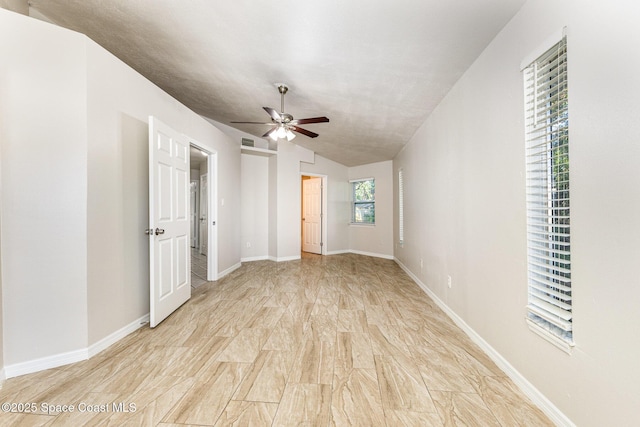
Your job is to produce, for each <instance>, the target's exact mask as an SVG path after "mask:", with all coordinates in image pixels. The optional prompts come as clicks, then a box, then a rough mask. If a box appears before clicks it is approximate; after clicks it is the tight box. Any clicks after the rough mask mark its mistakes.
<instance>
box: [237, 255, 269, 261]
mask: <svg viewBox="0 0 640 427" xmlns="http://www.w3.org/2000/svg"><path fill="white" fill-rule="evenodd" d="M264 260H269V257H268V256H267V255H263V256H250V257H247V258H240V262H253V261H264Z"/></svg>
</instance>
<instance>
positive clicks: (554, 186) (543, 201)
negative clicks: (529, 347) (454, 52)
mask: <svg viewBox="0 0 640 427" xmlns="http://www.w3.org/2000/svg"><path fill="white" fill-rule="evenodd" d="M524 83H525V98H526V99H525V102H526V106H525V121H526V181H527V188H526V191H527V247H528V285H529V296H528V305H527V321H528V323H529V325H530V327H531V329H532V330H534V331H535V332H537V333H539V334H540V335H542V336H543V337H545V338H547V339H549V340H550V341H551V342H554V343H555V344H556V345H558V346H560V347H562V348H565V349H566V350H568V349H569V348H570V346H572V345H573V332H572V331H573V316H572V309H571V305H572V303H571V301H572V292H571V239H570V233H569V232H570V216H569V201H570V199H569V100H568V84H567V43H566V38H565V37H563V38H562V40H561V41H560V42H559V43H557V44H556V45H555V46H553V47H552V48H551V49H549V50H547V51H546V52H545V53H544V54H543V55H542V56H540V57H539V58H538V59H537V60H535V61H534V62H533V63H531V64H530V65H529V66H527V67H526V68H525V69H524Z"/></svg>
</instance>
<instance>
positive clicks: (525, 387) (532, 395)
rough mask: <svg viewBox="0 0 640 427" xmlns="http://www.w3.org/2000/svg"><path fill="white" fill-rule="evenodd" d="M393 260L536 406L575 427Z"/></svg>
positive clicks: (438, 299) (400, 263)
mask: <svg viewBox="0 0 640 427" xmlns="http://www.w3.org/2000/svg"><path fill="white" fill-rule="evenodd" d="M393 260H394V261H395V262H396V263H397V264H398V265H399V266H400V268H402V269H403V270H404V272H405V273H407V274H408V275H409V277H411V278H412V279H413V281H414V282H416V284H417V285H418V286H420V288H421V289H422V290H423V291H424V292H425V293H426V294H427V295H429V297H431V299H432V300H433V301H434V302H435V303H436V304H437V305H438V307H440V308H441V309H442V311H444V312H445V313H446V314H447V316H449V317H450V318H451V320H453V322H454V323H455V324H456V325H458V326H459V327H460V329H462V330H463V331H464V332H465V333H466V334H467V335H468V336H469V338H471V340H472V341H473V342H475V343H476V344H477V345H478V346H479V347H480V348H481V349H482V351H484V352H485V353H486V354H487V356H489V358H490V359H491V360H493V361H494V362H495V364H496V365H498V367H499V368H500V369H502V370H503V371H504V373H505V374H507V376H508V377H509V378H511V380H512V381H513V382H514V383H515V384H516V385H517V386H518V387H519V388H520V390H522V392H523V393H524V394H526V395H527V396H528V397H529V399H531V400H532V401H533V403H534V404H535V405H537V406H538V408H540V410H541V411H542V412H544V413H545V414H546V415H547V416H548V417H549V418H550V419H551V420H552V421H553V422H554V423H555V424H556V425H557V426H566V427H575V424H574V423H573V422H572V421H571V420H570V419H569V418H568V417H567V416H566V415H565V414H563V413H562V411H560V410H559V409H558V408H557V407H556V406H555V405H554V404H553V403H552V402H551V401H550V400H549V399H547V397H546V396H545V395H544V394H542V393H541V392H540V390H538V389H537V388H536V387H535V386H534V385H533V384H531V383H530V382H529V381H528V380H527V379H526V378H525V377H524V376H523V375H522V374H521V373H520V372H518V371H517V370H516V369H515V368H514V367H513V366H512V365H511V364H510V363H509V362H508V361H507V360H506V359H505V358H504V357H502V355H501V354H500V353H498V352H497V351H496V350H495V349H494V348H493V347H491V345H489V343H488V342H486V341H485V340H484V339H483V338H482V337H481V336H480V335H479V334H478V333H477V332H476V331H474V330H473V329H472V328H471V327H470V326H469V325H468V324H467V323H466V322H465V321H464V320H463V319H462V318H461V317H460V316H458V315H457V314H456V313H455V312H454V311H453V310H451V308H449V306H448V305H446V304H445V303H444V302H443V301H442V300H441V299H440V298H438V296H437V295H436V294H435V293H434V292H433V291H432V290H431V289H429V288H428V287H427V285H425V284H424V283H422V281H421V280H420V279H418V277H417V276H416V275H415V274H413V273H412V272H411V270H409V269H408V268H407V267H406V266H405V265H404V264H403V263H402V262H400V260H399V259H397V258H395V257H394V258H393Z"/></svg>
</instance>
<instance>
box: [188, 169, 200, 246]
mask: <svg viewBox="0 0 640 427" xmlns="http://www.w3.org/2000/svg"><path fill="white" fill-rule="evenodd" d="M199 187H200V182H198V181H191V187H190V194H191V207H190V208H189V213H190V214H191V215H190V219H191V220H190V225H191V233H190V235H191V247H192V248H197V247H198V221H199V220H198V218H199V216H200V215H199V214H200V210H199V209H198V198H199V197H200V195H199V194H198V193H199V190H198V188H199Z"/></svg>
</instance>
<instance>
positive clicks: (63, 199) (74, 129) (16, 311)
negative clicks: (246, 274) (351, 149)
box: [0, 10, 240, 366]
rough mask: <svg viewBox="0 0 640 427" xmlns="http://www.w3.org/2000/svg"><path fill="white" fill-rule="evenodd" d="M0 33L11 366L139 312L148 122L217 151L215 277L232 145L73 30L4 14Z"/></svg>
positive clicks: (143, 291)
mask: <svg viewBox="0 0 640 427" xmlns="http://www.w3.org/2000/svg"><path fill="white" fill-rule="evenodd" d="M0 29H1V31H2V37H0V55H1V56H2V58H3V66H2V67H0V95H1V97H0V113H1V117H2V120H1V121H0V132H1V135H2V140H1V142H2V146H1V151H0V152H1V154H2V156H1V159H2V172H1V173H2V182H3V188H2V205H1V206H2V219H3V222H2V230H1V234H2V251H1V254H2V267H3V268H2V286H3V315H4V324H3V326H4V350H5V353H4V356H5V358H4V362H5V366H7V365H14V366H15V365H19V364H21V363H31V362H33V361H35V360H37V359H40V358H51V357H52V356H59V355H62V354H68V353H73V354H81V353H82V352H83V351H84V352H85V354H86V351H87V348H88V347H91V346H92V345H95V344H96V343H98V342H100V341H101V340H103V339H104V338H106V337H108V336H110V335H111V334H113V333H114V332H116V331H118V330H120V329H121V328H123V327H126V326H128V325H130V324H131V323H132V322H135V321H136V320H137V319H139V318H140V317H141V316H144V315H145V314H146V313H147V312H148V301H149V289H148V286H149V282H148V269H149V266H148V237H146V236H145V235H144V232H143V231H144V229H145V228H146V227H147V226H148V205H147V204H148V170H147V168H148V158H147V155H148V151H147V150H148V148H147V147H148V130H147V122H148V116H149V115H154V116H156V117H158V118H159V119H160V120H161V121H163V122H165V123H166V124H168V125H169V126H171V127H173V128H174V129H176V130H178V131H180V132H182V133H184V134H186V135H187V136H189V137H190V138H192V140H194V141H197V142H198V143H199V144H201V145H203V146H204V147H205V148H206V149H208V150H210V151H214V152H217V153H218V173H219V179H218V183H217V190H218V191H217V194H218V208H217V209H218V213H217V223H218V242H219V251H218V271H224V270H226V269H229V268H232V267H233V266H235V265H237V264H238V263H239V261H240V245H239V239H240V232H239V231H240V221H239V218H238V217H239V207H240V198H239V179H240V147H239V144H237V145H236V144H234V143H233V142H232V141H231V140H230V139H229V138H228V137H227V136H226V135H225V134H224V133H222V132H221V131H220V130H218V129H216V128H215V127H213V126H212V125H211V124H210V123H208V122H207V121H205V120H204V119H203V118H201V117H200V116H198V115H197V114H195V113H193V112H191V111H190V110H188V109H187V108H186V107H184V106H183V105H181V104H180V103H178V102H177V101H176V100H174V99H173V98H171V97H170V96H168V95H167V94H165V93H164V92H162V91H161V90H160V89H158V88H157V87H156V86H155V85H153V84H151V83H150V82H149V81H147V80H146V79H144V78H143V77H142V76H140V75H139V74H137V73H136V72H135V71H133V70H132V69H130V68H129V67H128V66H126V65H125V64H123V63H122V62H120V61H119V60H118V59H116V58H115V57H113V56H112V55H111V54H109V53H108V52H106V51H105V50H104V49H102V48H100V47H99V46H97V45H96V44H95V43H93V42H92V41H90V40H89V39H87V38H86V37H85V36H83V35H80V34H77V33H74V32H71V31H68V30H64V29H61V28H58V27H55V26H53V25H50V24H46V23H43V22H39V21H37V20H34V19H30V18H27V17H24V16H21V15H17V14H13V13H10V12H7V11H4V10H0ZM15 40H20V43H15ZM221 199H224V200H225V204H224V206H222V204H221V203H220V200H221ZM34 343H37V345H34ZM58 360H60V359H58Z"/></svg>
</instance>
